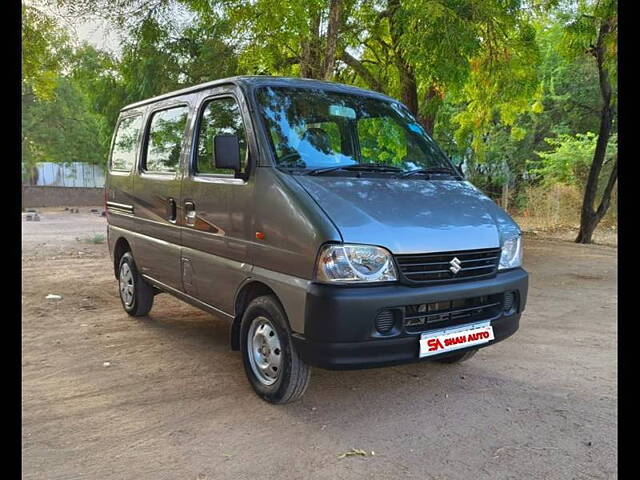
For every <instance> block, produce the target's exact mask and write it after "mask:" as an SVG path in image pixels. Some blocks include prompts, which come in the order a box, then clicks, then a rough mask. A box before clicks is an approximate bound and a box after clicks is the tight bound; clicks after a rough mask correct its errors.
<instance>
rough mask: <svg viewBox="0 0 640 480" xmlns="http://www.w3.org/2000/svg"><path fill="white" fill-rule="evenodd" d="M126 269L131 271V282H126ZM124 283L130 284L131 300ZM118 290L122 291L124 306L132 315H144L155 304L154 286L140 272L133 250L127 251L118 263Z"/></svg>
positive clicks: (121, 300) (121, 299)
mask: <svg viewBox="0 0 640 480" xmlns="http://www.w3.org/2000/svg"><path fill="white" fill-rule="evenodd" d="M126 269H128V271H129V272H131V275H130V282H124V278H125V277H124V276H123V275H124V274H126V271H127V270H126ZM121 276H123V278H122V279H121V278H120V277H121ZM123 283H127V284H128V285H129V288H128V290H130V291H132V298H131V299H130V300H129V298H128V297H127V294H126V293H125V292H124V291H123ZM118 292H119V293H120V302H121V303H122V308H124V311H125V312H127V313H128V314H129V315H131V316H132V317H144V316H145V315H147V314H148V313H149V311H150V310H151V307H152V306H153V297H154V295H155V292H154V290H153V287H152V286H151V285H150V284H149V283H147V281H146V280H145V279H144V278H142V275H140V273H139V272H138V268H137V267H136V262H135V261H134V260H133V255H132V254H131V252H126V253H125V254H124V255H122V258H120V264H119V265H118Z"/></svg>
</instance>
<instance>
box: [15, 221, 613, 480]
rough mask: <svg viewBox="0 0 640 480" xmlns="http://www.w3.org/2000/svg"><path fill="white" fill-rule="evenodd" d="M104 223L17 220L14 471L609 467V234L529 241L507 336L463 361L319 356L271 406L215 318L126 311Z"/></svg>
mask: <svg viewBox="0 0 640 480" xmlns="http://www.w3.org/2000/svg"><path fill="white" fill-rule="evenodd" d="M105 233H106V227H105V219H104V218H102V217H99V216H97V215H94V214H91V213H89V212H88V209H81V213H79V214H70V213H67V212H64V211H62V209H47V210H43V211H42V213H41V221H40V222H26V221H23V279H22V285H23V294H22V295H23V296H22V303H23V317H22V348H23V357H22V375H23V400H22V422H23V427H22V428H23V434H22V435H23V440H22V451H23V460H22V462H23V478H25V479H64V480H72V479H123V478H127V479H128V478H135V479H154V480H158V479H193V480H204V479H220V478H225V479H226V478H233V479H236V478H237V479H253V478H276V479H277V478H289V479H298V478H305V479H306V478H312V479H351V478H371V479H393V478H403V479H404V478H415V479H440V480H443V479H469V478H481V479H485V478H486V479H489V478H491V479H523V478H535V479H593V478H616V477H617V453H616V452H617V437H616V430H617V407H616V404H617V364H616V346H617V285H616V255H617V250H616V249H615V248H611V247H607V246H598V245H596V246H582V245H576V244H573V243H569V242H563V241H552V240H540V239H536V238H535V237H534V238H527V239H526V241H525V268H526V269H527V270H528V271H529V273H530V275H531V277H530V290H529V302H528V306H527V310H526V311H525V313H524V315H523V318H522V320H521V326H520V330H519V331H518V332H517V333H516V334H515V335H514V336H513V337H511V338H509V339H507V340H506V341H504V342H501V343H499V344H497V345H495V346H493V347H491V348H487V349H484V350H481V351H480V352H479V353H478V355H476V356H475V357H474V358H473V359H472V360H470V361H469V362H467V363H464V364H460V365H443V364H436V363H422V364H413V365H406V366H401V367H391V368H383V369H371V370H360V371H345V372H332V371H326V370H321V369H314V371H313V373H312V380H311V385H310V387H309V390H308V391H307V393H306V395H305V397H304V398H303V400H302V401H300V402H297V403H294V404H290V405H284V406H273V405H270V404H267V403H265V402H264V401H262V400H260V399H259V398H258V397H257V396H256V395H254V393H253V391H252V390H251V388H250V386H249V383H248V382H247V380H246V379H245V376H244V371H243V369H242V362H241V358H240V355H239V353H237V352H232V351H230V349H229V346H228V338H229V326H228V323H227V322H226V320H224V319H220V318H216V317H214V316H212V315H209V314H206V313H203V312H200V311H199V310H196V309H195V308H193V307H190V306H188V305H186V304H183V303H181V302H180V301H178V300H176V299H174V298H172V297H170V296H168V295H159V296H158V297H156V303H155V305H154V308H153V310H152V311H151V314H150V316H149V318H144V319H135V320H134V319H131V318H130V317H128V316H127V315H126V314H125V313H124V311H123V310H122V308H121V306H120V302H119V300H118V297H117V289H116V283H115V279H114V277H113V273H112V269H111V265H110V262H109V254H108V252H107V247H106V244H104V243H102V244H92V243H88V240H87V239H89V238H95V237H94V236H95V235H96V234H105ZM48 294H57V295H62V299H60V300H47V299H45V297H46V296H47V295H48ZM105 362H109V363H105ZM105 365H107V366H105ZM351 448H356V449H362V450H365V451H366V452H367V456H347V457H345V458H339V456H340V455H341V454H342V453H344V452H346V451H348V450H350V449H351Z"/></svg>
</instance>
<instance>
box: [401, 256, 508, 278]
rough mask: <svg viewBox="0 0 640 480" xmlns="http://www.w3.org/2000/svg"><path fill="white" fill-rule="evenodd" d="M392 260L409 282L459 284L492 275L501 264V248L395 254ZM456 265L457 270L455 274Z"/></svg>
mask: <svg viewBox="0 0 640 480" xmlns="http://www.w3.org/2000/svg"><path fill="white" fill-rule="evenodd" d="M395 258H396V262H397V264H398V268H399V269H400V273H401V274H402V276H403V278H404V280H405V281H406V282H408V283H420V284H424V283H446V282H458V281H462V280H473V279H478V278H489V277H492V276H494V275H495V274H496V271H497V269H498V262H499V261H500V249H499V248H491V249H483V250H467V251H463V252H444V253H443V252H440V253H424V254H415V255H396V257H395ZM456 258H457V259H458V261H457V262H456V261H455V260H454V259H456ZM452 262H453V263H452ZM457 266H459V270H458V271H457V272H454V270H456V269H457Z"/></svg>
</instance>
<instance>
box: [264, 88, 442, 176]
mask: <svg viewBox="0 0 640 480" xmlns="http://www.w3.org/2000/svg"><path fill="white" fill-rule="evenodd" d="M256 95H257V99H258V104H259V105H260V110H261V114H262V118H263V121H264V124H265V126H266V128H267V131H268V132H269V136H270V139H271V142H272V144H273V150H274V153H275V157H276V163H277V165H278V166H279V167H287V168H288V169H292V171H295V170H296V169H316V168H326V167H341V166H347V167H349V166H354V165H358V164H376V165H380V166H388V167H395V169H396V170H404V171H410V170H417V169H430V168H443V169H452V166H451V164H450V162H449V160H448V159H447V157H446V155H445V154H444V153H443V152H442V151H441V150H440V148H439V147H438V146H437V145H436V143H435V142H434V141H433V140H432V139H431V137H429V135H427V133H426V132H425V131H424V129H423V128H422V127H421V126H420V124H419V123H418V122H417V121H416V119H415V118H414V117H413V115H411V113H410V112H409V111H408V110H407V109H406V107H404V106H402V105H401V104H399V103H397V102H393V101H390V100H385V99H381V98H375V97H372V96H368V95H358V94H349V93H342V92H332V91H328V90H321V89H313V88H292V87H262V88H260V89H259V90H258V91H257V94H256Z"/></svg>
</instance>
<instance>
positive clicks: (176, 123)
mask: <svg viewBox="0 0 640 480" xmlns="http://www.w3.org/2000/svg"><path fill="white" fill-rule="evenodd" d="M188 113H189V107H187V106H180V107H174V108H168V109H166V110H160V111H158V112H155V113H154V114H153V116H152V117H151V123H150V125H149V137H148V140H147V152H146V155H145V164H144V166H143V170H146V171H147V172H161V173H166V172H175V171H177V170H178V165H179V163H180V152H181V151H182V140H183V138H184V131H185V127H186V125H187V115H188Z"/></svg>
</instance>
